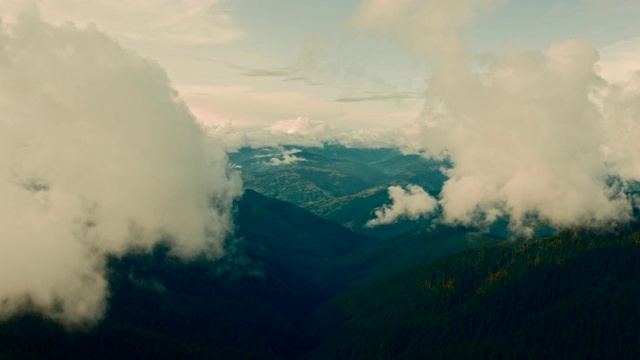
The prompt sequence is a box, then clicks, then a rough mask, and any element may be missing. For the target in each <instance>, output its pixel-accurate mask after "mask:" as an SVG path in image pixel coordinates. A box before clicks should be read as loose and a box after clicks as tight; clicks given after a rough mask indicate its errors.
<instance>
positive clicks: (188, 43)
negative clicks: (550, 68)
mask: <svg viewBox="0 0 640 360" xmlns="http://www.w3.org/2000/svg"><path fill="white" fill-rule="evenodd" d="M4 1H9V2H11V1H12V0H4ZM483 1H484V0H480V1H478V2H483ZM400 2H402V1H400ZM388 3H389V4H392V3H393V2H388ZM39 4H40V8H41V12H42V15H43V18H44V19H46V20H48V21H52V22H54V23H62V22H64V21H73V22H75V23H77V24H87V23H95V24H96V25H97V27H98V28H99V29H100V30H103V31H106V32H107V33H108V34H110V35H111V36H113V37H114V38H116V39H117V40H118V41H119V42H120V43H121V44H122V45H123V46H125V47H127V48H131V49H134V50H135V51H137V52H138V53H140V54H142V55H144V56H146V57H149V58H151V59H153V60H154V61H157V62H158V63H159V64H160V65H161V66H162V67H163V68H164V69H165V70H166V71H167V72H168V74H169V78H170V80H171V83H172V84H173V86H174V87H175V88H176V89H177V90H178V91H179V92H180V95H181V97H182V98H183V99H184V100H185V101H186V103H187V104H188V106H189V108H190V109H191V111H192V112H193V113H194V114H195V115H196V117H197V118H198V120H199V121H200V122H202V123H204V124H208V125H211V126H220V125H222V124H225V123H227V122H229V121H231V122H232V124H233V126H234V127H235V128H240V129H255V128H264V127H267V126H269V125H271V124H273V123H275V122H277V121H280V120H287V119H295V118H298V117H306V118H310V119H311V120H313V121H318V122H325V123H328V124H331V125H333V126H336V127H339V128H344V129H388V128H394V127H398V126H402V125H405V124H410V123H412V122H414V121H415V119H416V118H417V117H418V116H419V114H420V112H421V110H422V108H423V106H424V96H423V94H424V92H425V91H426V88H427V79H428V78H429V75H430V71H431V69H430V65H429V64H428V62H426V61H424V59H423V58H421V57H420V56H416V54H412V53H411V52H410V51H407V49H406V47H404V46H402V44H400V43H399V42H398V41H397V40H396V39H393V38H390V37H388V36H385V35H384V34H379V33H377V34H374V33H370V32H366V31H365V32H363V31H361V30H360V29H357V28H355V27H354V24H353V16H354V14H355V13H356V11H357V9H358V6H359V1H357V0H327V1H316V0H158V1H150V0H146V1H135V2H133V1H123V0H119V1H118V0H41V1H39ZM639 17H640V3H638V2H637V1H633V0H565V1H550V0H540V1H533V2H532V1H528V0H511V1H499V2H498V4H494V5H493V6H491V9H481V10H479V11H478V12H477V13H475V14H473V19H472V21H470V22H469V23H468V24H465V26H464V29H462V31H463V32H464V35H465V37H466V40H467V41H468V42H469V45H470V46H471V47H472V48H473V49H474V51H476V52H477V53H478V54H482V53H500V52H502V51H503V50H504V48H505V47H523V48H528V49H532V50H538V51H544V50H545V49H547V48H548V47H549V46H550V45H552V44H553V43H556V42H561V41H564V40H568V39H577V40H584V41H588V42H590V43H591V44H593V46H594V47H595V48H597V49H598V50H599V51H600V57H601V63H600V67H601V73H602V75H603V76H605V77H607V78H610V79H614V80H623V79H625V78H627V77H628V75H629V72H630V71H631V70H633V68H634V67H635V65H636V64H637V63H638V61H639V60H640V23H639V22H638V21H637V20H636V19H638V18H639Z"/></svg>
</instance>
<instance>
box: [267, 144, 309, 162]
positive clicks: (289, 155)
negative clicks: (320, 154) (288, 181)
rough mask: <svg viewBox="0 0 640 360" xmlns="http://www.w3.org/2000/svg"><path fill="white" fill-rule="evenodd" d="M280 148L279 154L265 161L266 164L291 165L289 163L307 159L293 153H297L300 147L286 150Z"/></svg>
mask: <svg viewBox="0 0 640 360" xmlns="http://www.w3.org/2000/svg"><path fill="white" fill-rule="evenodd" d="M280 150H281V152H280V154H279V155H276V156H274V157H272V158H271V159H269V162H267V163H266V164H267V165H273V166H278V165H291V164H293V163H296V162H299V161H307V159H305V158H299V157H297V156H295V155H294V154H297V153H299V152H300V151H301V150H300V149H291V150H287V149H284V148H282V149H280ZM280 158H282V159H280Z"/></svg>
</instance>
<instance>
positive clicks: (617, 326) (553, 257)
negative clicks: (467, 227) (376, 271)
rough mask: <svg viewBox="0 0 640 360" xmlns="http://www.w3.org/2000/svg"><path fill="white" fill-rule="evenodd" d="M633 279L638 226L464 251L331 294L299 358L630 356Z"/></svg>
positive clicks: (634, 339) (638, 329) (639, 322)
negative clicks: (369, 284) (619, 231)
mask: <svg viewBox="0 0 640 360" xmlns="http://www.w3.org/2000/svg"><path fill="white" fill-rule="evenodd" d="M639 280H640V232H639V231H636V232H633V233H631V234H629V233H627V234H626V235H611V234H609V235H607V234H597V233H593V232H588V231H575V230H574V231H565V232H563V233H561V234H559V235H557V236H554V237H551V238H547V239H543V240H539V241H534V242H526V243H524V244H520V245H517V244H512V245H501V246H494V247H488V248H482V249H480V250H467V251H464V252H462V253H459V254H456V255H452V256H450V257H447V258H444V259H441V260H438V261H435V262H431V263H426V264H424V265H421V266H418V267H416V268H414V269H411V270H409V271H406V272H404V273H402V274H400V275H398V276H396V277H393V278H391V279H388V280H386V281H384V282H381V283H378V284H376V285H374V286H372V287H369V288H366V289H361V290H358V291H354V292H348V293H344V294H341V295H339V296H337V297H336V298H334V299H333V300H331V301H329V302H328V303H327V304H325V305H324V306H323V307H322V308H320V309H319V310H318V311H317V312H316V313H314V314H313V315H312V316H310V317H309V318H308V319H307V320H306V322H307V325H308V327H309V333H310V334H313V339H314V341H315V342H316V343H317V346H316V347H315V348H314V349H313V350H312V351H311V352H309V353H308V354H307V355H306V356H305V358H307V359H327V358H352V359H369V358H386V359H391V358H394V359H414V358H434V359H435V358H438V359H440V358H476V359H478V358H492V359H493V358H513V359H521V358H576V359H587V358H616V359H621V358H635V357H636V356H637V354H638V353H639V351H640V342H639V341H638V339H639V338H640V310H639V308H638V305H637V304H638V302H637V299H638V297H639V296H640V281H639Z"/></svg>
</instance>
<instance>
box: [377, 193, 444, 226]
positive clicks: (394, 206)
mask: <svg viewBox="0 0 640 360" xmlns="http://www.w3.org/2000/svg"><path fill="white" fill-rule="evenodd" d="M389 199H390V200H391V204H388V205H384V206H382V207H380V208H378V209H376V210H375V216H376V217H375V218H374V219H372V220H369V221H368V222H367V224H366V227H375V226H380V225H388V224H393V223H395V222H396V221H398V220H399V219H409V220H418V219H419V218H421V217H422V218H427V217H429V216H430V215H431V214H433V212H434V211H435V210H436V208H437V206H438V200H436V199H435V198H434V197H432V196H431V195H429V194H428V193H427V192H426V191H424V189H423V188H421V187H420V186H417V185H408V186H407V187H406V190H405V189H403V188H402V187H400V186H390V187H389Z"/></svg>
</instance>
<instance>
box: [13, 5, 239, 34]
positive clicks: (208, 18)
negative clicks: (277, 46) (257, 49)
mask: <svg viewBox="0 0 640 360" xmlns="http://www.w3.org/2000/svg"><path fill="white" fill-rule="evenodd" d="M224 2H225V0H135V1H130V0H43V1H39V2H38V7H39V8H40V12H41V14H42V17H43V18H44V19H45V20H46V21H48V22H50V23H53V24H57V25H61V24H63V23H65V22H67V21H71V22H74V23H75V24H77V25H79V26H85V25H87V24H91V23H93V24H96V25H97V26H98V27H99V28H100V30H102V31H105V32H107V33H109V34H110V35H112V36H115V37H117V38H119V39H126V40H131V41H141V42H157V43H165V44H166V43H170V44H205V45H206V44H220V43H227V42H230V41H233V40H236V39H239V38H240V37H242V32H241V31H240V30H239V29H237V28H236V27H235V26H234V24H233V21H232V18H231V17H230V16H229V15H228V14H227V13H226V12H225V11H224V9H223V7H222V5H223V3H224ZM8 3H12V4H13V5H12V7H13V8H14V9H15V8H18V7H19V5H20V4H22V6H23V7H24V6H25V4H26V6H29V4H30V3H33V1H31V0H8ZM8 7H9V5H7V8H8Z"/></svg>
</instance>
